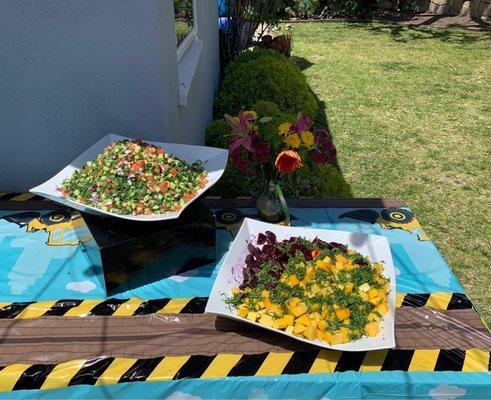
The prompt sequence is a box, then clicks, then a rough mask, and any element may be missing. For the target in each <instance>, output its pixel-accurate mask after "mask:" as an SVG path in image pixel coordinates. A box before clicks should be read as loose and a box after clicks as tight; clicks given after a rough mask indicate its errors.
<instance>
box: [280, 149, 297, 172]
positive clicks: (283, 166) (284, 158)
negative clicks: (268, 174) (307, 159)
mask: <svg viewBox="0 0 491 400" xmlns="http://www.w3.org/2000/svg"><path fill="white" fill-rule="evenodd" d="M274 165H275V166H276V168H277V169H278V171H280V172H281V173H282V174H291V173H292V172H295V171H296V170H297V169H298V168H301V167H303V164H302V159H301V158H300V156H299V154H298V153H297V152H296V151H293V150H284V151H282V152H281V153H280V154H278V157H276V161H275V163H274Z"/></svg>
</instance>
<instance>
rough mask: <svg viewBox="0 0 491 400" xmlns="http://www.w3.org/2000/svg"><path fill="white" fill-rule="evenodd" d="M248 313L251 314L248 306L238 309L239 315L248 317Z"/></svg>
mask: <svg viewBox="0 0 491 400" xmlns="http://www.w3.org/2000/svg"><path fill="white" fill-rule="evenodd" d="M247 314H249V309H248V308H239V309H238V310H237V315H238V316H239V317H243V318H246V317H247Z"/></svg>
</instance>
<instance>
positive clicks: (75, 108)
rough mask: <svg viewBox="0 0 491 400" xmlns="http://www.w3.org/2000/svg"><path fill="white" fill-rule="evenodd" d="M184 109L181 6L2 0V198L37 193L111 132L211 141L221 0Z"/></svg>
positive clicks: (151, 0)
mask: <svg viewBox="0 0 491 400" xmlns="http://www.w3.org/2000/svg"><path fill="white" fill-rule="evenodd" d="M197 5H198V8H197V15H196V17H197V20H198V24H199V33H198V35H199V38H200V40H202V41H203V48H202V51H201V53H200V57H199V59H198V60H197V66H196V70H195V75H194V77H193V80H192V82H191V86H190V90H189V95H188V105H187V106H179V105H178V100H179V99H178V68H179V65H178V63H177V57H176V47H175V31H174V17H173V8H172V7H173V1H172V0H144V1H142V0H103V1H101V0H83V1H80V0H43V1H37V0H2V1H0V191H22V190H26V189H28V188H29V187H32V186H34V185H37V184H39V183H41V182H43V181H44V180H46V179H47V178H48V177H50V176H51V175H52V174H53V173H55V172H57V171H58V170H60V169H61V168H62V167H63V166H64V165H66V164H67V163H69V162H70V161H71V160H72V159H74V158H75V157H76V156H77V155H78V154H79V153H80V152H82V151H83V150H84V149H86V148H87V147H88V146H89V145H90V144H92V143H94V142H95V141H97V140H98V139H99V138H101V137H102V136H104V135H106V134H108V133H118V134H123V135H135V136H142V137H144V138H146V139H149V140H150V139H151V140H160V141H171V142H182V143H203V141H204V129H205V127H206V125H207V124H208V123H209V122H210V121H211V118H212V103H213V97H214V93H215V89H216V87H217V85H218V78H219V66H218V33H217V11H216V4H215V0H198V1H197Z"/></svg>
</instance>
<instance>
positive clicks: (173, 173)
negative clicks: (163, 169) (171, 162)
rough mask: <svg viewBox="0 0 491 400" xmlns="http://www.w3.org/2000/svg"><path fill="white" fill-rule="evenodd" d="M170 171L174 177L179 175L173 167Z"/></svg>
mask: <svg viewBox="0 0 491 400" xmlns="http://www.w3.org/2000/svg"><path fill="white" fill-rule="evenodd" d="M169 172H170V173H171V174H172V176H173V177H174V178H175V177H176V176H177V169H175V168H172V169H171V170H170V171H169Z"/></svg>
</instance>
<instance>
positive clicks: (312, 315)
mask: <svg viewBox="0 0 491 400" xmlns="http://www.w3.org/2000/svg"><path fill="white" fill-rule="evenodd" d="M310 319H311V320H313V321H315V322H316V323H317V322H319V321H320V320H321V319H322V317H321V315H320V314H319V313H318V312H312V313H310Z"/></svg>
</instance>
